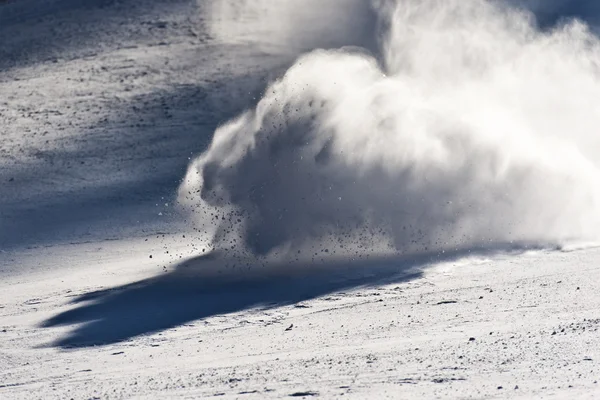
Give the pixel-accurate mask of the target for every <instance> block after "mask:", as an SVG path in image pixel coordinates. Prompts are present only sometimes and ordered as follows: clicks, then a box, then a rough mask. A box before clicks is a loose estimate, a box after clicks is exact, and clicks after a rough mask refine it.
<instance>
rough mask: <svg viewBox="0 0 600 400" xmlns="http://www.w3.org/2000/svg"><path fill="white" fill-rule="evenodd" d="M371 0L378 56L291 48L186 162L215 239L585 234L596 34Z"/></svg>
mask: <svg viewBox="0 0 600 400" xmlns="http://www.w3.org/2000/svg"><path fill="white" fill-rule="evenodd" d="M374 7H376V9H377V10H378V13H379V14H378V15H379V18H380V24H379V25H380V27H382V29H384V32H383V39H382V43H381V50H380V54H378V55H377V56H376V57H374V56H372V55H370V54H369V53H368V52H366V51H359V50H356V49H343V48H342V49H339V50H330V51H326V50H317V51H314V52H311V53H310V54H306V55H304V56H302V57H301V58H299V59H298V60H297V62H296V63H295V64H294V65H293V66H292V67H291V68H289V70H288V71H287V72H286V73H285V75H284V76H283V77H281V78H280V79H279V80H278V81H276V82H274V83H273V84H272V85H270V87H268V89H267V90H266V91H265V93H264V96H263V97H262V99H261V100H260V101H259V102H258V104H257V105H256V107H255V108H254V109H252V110H249V111H247V112H245V113H244V114H242V115H241V116H239V117H238V118H236V119H234V120H232V121H230V122H228V123H226V124H225V125H223V126H221V127H220V128H219V129H218V130H217V131H216V132H215V135H214V139H213V142H212V144H211V145H210V147H209V148H208V150H206V151H205V152H204V153H203V154H202V155H200V156H199V157H198V158H197V159H196V160H194V161H193V163H192V164H191V166H190V168H189V171H188V174H187V176H186V178H185V180H184V182H183V183H182V186H181V188H180V194H179V196H180V201H181V203H183V204H185V205H187V206H188V207H190V208H191V209H192V210H193V213H194V215H195V217H196V219H197V223H198V224H199V228H200V229H205V230H209V229H212V230H211V233H212V234H213V243H214V246H215V247H217V248H230V247H231V248H237V249H239V248H246V249H249V250H250V251H251V252H253V253H255V254H268V253H273V252H292V251H293V252H294V254H296V252H297V251H298V250H301V249H302V250H303V251H304V249H307V248H308V249H311V250H314V251H315V252H324V251H325V252H332V251H337V252H344V251H346V252H362V253H363V254H364V253H365V252H366V253H370V252H377V251H387V250H392V251H395V252H400V253H403V254H410V253H421V252H438V251H444V250H454V249H460V248H471V247H480V246H494V245H496V244H507V243H532V242H533V243H536V244H540V245H545V244H552V245H554V244H561V243H564V242H566V241H570V240H586V241H589V240H596V239H597V238H598V234H599V233H600V185H599V183H600V171H599V166H600V165H599V164H600V133H599V131H598V127H600V42H599V40H598V38H597V37H596V36H594V35H593V34H592V33H590V32H589V30H588V29H587V27H586V26H585V25H584V24H582V23H578V22H570V23H568V24H565V25H562V26H560V27H556V28H555V29H553V30H552V31H545V32H541V31H539V30H538V29H537V28H536V26H535V21H534V18H533V16H532V15H530V14H527V13H526V12H524V11H519V10H517V9H515V8H511V7H509V6H506V3H504V4H500V3H498V2H491V1H487V0H379V1H376V2H375V3H374ZM313 254H314V253H313ZM338 254H339V253H338Z"/></svg>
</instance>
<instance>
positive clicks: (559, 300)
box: [0, 237, 600, 399]
mask: <svg viewBox="0 0 600 400" xmlns="http://www.w3.org/2000/svg"><path fill="white" fill-rule="evenodd" d="M178 240H179V239H176V238H165V239H163V238H162V237H161V238H160V239H156V238H154V239H150V240H149V241H148V242H145V241H144V240H139V241H137V242H136V241H130V242H127V241H122V242H119V243H116V242H106V243H95V244H84V245H66V246H61V247H55V248H53V249H51V251H50V255H51V256H52V261H49V260H48V258H47V257H48V252H37V251H34V252H33V253H34V254H29V255H27V254H26V255H25V256H28V257H24V258H23V261H22V264H23V265H33V264H36V263H41V264H43V265H44V266H45V267H46V268H48V270H47V271H44V272H43V273H37V274H29V275H27V276H17V277H13V278H9V279H6V280H3V282H2V290H1V291H0V362H1V363H2V365H3V368H2V371H1V372H0V382H1V383H0V396H1V397H2V398H23V399H31V398H94V397H97V398H132V397H135V398H174V397H183V398H186V397H187V398H198V397H201V398H209V397H212V396H220V397H225V398H246V397H247V398H281V397H287V396H292V395H297V396H300V395H301V394H302V393H305V394H307V395H306V397H308V396H309V395H308V393H312V395H311V396H318V397H319V398H337V397H339V396H341V395H344V396H349V397H351V398H365V397H371V398H373V397H377V398H433V397H438V398H490V397H493V398H533V397H536V398H541V397H544V398H566V397H569V398H586V397H587V398H593V397H595V396H597V395H599V394H600V391H599V389H598V384H597V383H596V382H597V380H598V379H599V377H600V369H599V367H598V360H599V359H600V353H599V351H598V349H599V348H600V342H599V337H600V336H599V331H598V330H599V328H600V314H599V313H598V310H599V309H600V301H599V298H598V296H597V293H598V290H600V287H599V284H598V282H600V268H599V267H598V265H597V260H598V257H600V250H598V249H588V250H579V251H577V252H570V253H567V252H556V251H550V252H546V251H536V252H527V253H521V254H513V255H504V256H501V255H490V256H487V257H482V256H477V257H467V258H466V259H462V260H461V261H447V262H438V263H434V264H430V263H427V262H425V263H419V264H418V265H413V266H412V268H411V269H406V270H404V271H403V272H398V271H401V270H402V268H398V267H399V266H402V265H406V264H403V263H397V264H394V263H393V261H388V264H387V265H395V267H396V272H397V273H396V274H395V275H392V276H390V275H389V274H386V273H384V272H385V268H382V267H379V268H375V267H370V268H361V271H362V275H361V274H358V275H354V276H352V275H351V274H347V275H346V277H345V278H340V277H339V276H335V275H331V274H327V273H313V274H306V275H304V276H300V277H299V276H289V277H286V276H285V275H284V276H271V277H267V278H265V277H263V278H260V279H258V278H256V279H247V280H245V281H244V282H243V283H240V282H239V281H238V282H236V281H233V282H232V281H228V280H227V279H225V280H219V279H220V278H218V277H214V276H213V277H210V276H202V277H198V276H196V277H195V279H191V277H193V276H194V272H193V270H194V269H197V271H196V272H197V273H201V271H203V270H204V268H203V266H204V264H203V263H205V262H208V263H210V261H204V260H202V259H197V260H195V261H190V262H188V264H187V265H185V266H182V267H179V268H169V269H168V272H165V271H163V270H162V269H161V268H160V267H158V266H157V265H156V264H155V262H154V260H155V259H154V258H153V259H152V260H149V259H147V258H146V259H144V257H143V256H142V255H141V254H140V251H142V250H148V251H151V249H152V248H153V247H156V246H157V245H162V244H163V243H167V244H169V248H171V249H173V248H175V249H176V248H177V245H176V243H177V241H178ZM144 246H145V247H144ZM132 249H136V250H132ZM165 257H166V256H163V257H159V258H158V260H157V261H158V262H160V261H164V260H165ZM90 260H94V261H93V263H92V264H91V263H90ZM384 264H385V263H384Z"/></svg>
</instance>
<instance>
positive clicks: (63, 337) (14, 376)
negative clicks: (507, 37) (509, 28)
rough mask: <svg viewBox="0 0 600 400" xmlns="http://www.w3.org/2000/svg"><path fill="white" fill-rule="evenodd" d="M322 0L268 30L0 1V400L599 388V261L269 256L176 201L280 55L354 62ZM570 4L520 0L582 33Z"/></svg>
mask: <svg viewBox="0 0 600 400" xmlns="http://www.w3.org/2000/svg"><path fill="white" fill-rule="evenodd" d="M340 3H342V2H341V1H337V0H331V1H330V2H326V4H327V6H326V7H325V8H324V9H322V10H321V11H322V12H320V13H315V14H311V13H312V12H313V11H305V13H303V14H301V15H295V14H294V13H293V9H291V11H292V12H290V9H289V8H288V7H287V6H286V5H287V4H291V3H288V2H286V1H284V0H281V1H280V2H279V3H278V4H279V5H280V6H278V7H274V8H272V9H269V10H270V11H269V12H270V13H272V14H269V15H270V16H271V20H272V21H278V23H274V24H273V25H268V26H267V27H266V28H265V26H264V25H262V24H261V23H260V22H261V20H260V18H261V16H260V13H259V14H258V15H256V14H253V11H254V10H255V9H254V8H252V5H253V4H254V5H256V4H259V5H260V6H261V7H263V8H264V7H265V4H266V3H265V2H255V3H251V2H250V3H249V2H245V1H239V2H235V1H230V0H221V1H220V0H213V1H207V2H196V1H188V0H177V1H167V0H150V1H148V0H144V1H143V0H121V1H114V0H94V1H88V2H86V3H85V5H82V3H81V2H78V1H72V0H53V1H40V0H19V1H8V2H2V3H1V4H0V140H1V143H2V146H0V367H1V368H0V398H3V399H4V398H8V399H12V398H23V399H31V398H44V399H47V398H57V399H59V398H60V399H62V398H75V399H79V398H82V399H89V398H179V397H183V398H209V397H218V398H223V397H225V398H281V397H290V396H292V397H300V398H302V397H304V398H313V397H319V398H337V397H340V396H342V395H343V396H345V397H347V396H350V397H354V398H367V397H368V398H433V397H439V398H490V397H493V398H532V397H544V398H566V397H575V398H594V397H597V396H598V395H599V394H598V385H597V383H596V382H597V379H598V359H599V358H600V354H598V350H597V349H598V348H600V347H599V343H598V332H597V329H598V325H599V324H600V315H598V310H599V309H600V307H599V306H600V304H598V303H599V301H600V298H599V297H598V296H597V293H598V289H599V288H598V282H600V276H598V274H599V273H600V269H599V268H598V266H597V260H598V259H599V257H600V250H599V249H597V248H594V247H591V246H581V247H580V248H577V249H569V248H564V247H563V248H561V249H558V250H557V249H554V250H550V249H545V248H536V249H535V250H533V249H531V250H527V249H526V248H524V247H526V246H524V245H521V246H518V245H513V246H508V247H507V246H504V245H502V246H500V245H499V246H495V247H494V246H492V247H485V246H484V247H477V248H475V247H472V248H469V247H467V248H465V249H463V250H461V251H458V250H456V251H446V250H444V251H443V252H442V251H440V252H434V253H427V252H426V253H424V254H421V255H419V256H410V257H399V256H385V257H384V256H381V257H369V258H367V257H363V255H362V254H356V255H352V256H351V257H349V258H343V257H340V258H337V259H336V258H331V257H328V258H326V257H324V255H323V254H320V255H319V260H318V261H317V262H307V261H303V259H301V258H300V259H297V260H296V259H295V260H293V261H289V260H288V261H286V260H283V261H282V260H277V259H275V260H270V261H268V262H267V261H264V260H263V261H257V259H255V258H243V257H239V256H236V257H234V256H232V255H231V254H228V253H223V252H210V248H211V243H210V239H211V238H210V236H209V235H207V234H206V232H204V231H203V230H201V229H198V226H197V225H193V224H189V223H188V222H189V221H187V219H189V218H190V216H189V215H188V214H185V213H181V211H180V210H177V209H176V208H175V207H174V203H175V202H176V199H177V189H178V187H179V186H180V184H181V182H182V180H183V178H184V176H185V173H186V168H187V167H188V165H189V164H190V162H191V160H192V159H194V158H195V157H197V156H198V155H199V154H200V153H202V152H203V151H205V150H206V149H207V146H208V145H209V143H210V142H211V139H212V135H213V133H214V131H215V130H216V129H217V127H218V126H220V125H221V124H223V123H224V122H226V121H228V120H230V119H231V118H234V117H235V116H237V115H238V114H239V113H240V112H242V111H243V110H244V109H248V108H252V107H254V106H255V105H256V103H257V102H258V101H259V99H260V98H261V96H262V95H263V94H264V90H265V88H266V87H267V84H268V83H269V82H272V81H273V80H274V79H275V78H276V77H278V76H281V74H282V73H283V72H284V71H285V70H286V69H287V68H288V67H289V66H290V65H291V64H292V63H293V61H294V60H295V58H296V57H297V56H298V55H300V54H301V53H302V52H304V51H305V50H308V49H311V48H316V47H332V48H338V47H340V46H344V45H360V46H366V47H367V48H370V49H372V48H373V46H374V41H373V40H371V38H366V39H365V36H364V35H363V34H362V33H363V32H364V31H365V30H373V29H374V26H375V25H376V23H375V22H374V21H373V18H374V14H372V13H371V12H370V11H367V9H368V7H366V6H365V4H364V2H361V1H358V0H357V1H352V2H350V3H346V4H351V6H348V7H347V8H346V9H345V11H344V12H343V13H337V12H336V10H337V7H339V4H340ZM521 4H523V3H522V2H521ZM570 4H571V6H570V8H569V7H567V2H561V1H554V2H551V3H549V2H544V3H543V5H542V3H541V2H535V1H528V2H527V6H528V7H531V8H532V9H533V10H535V12H536V13H537V15H538V17H539V18H540V24H541V25H542V28H543V29H546V28H548V27H551V26H553V24H554V23H556V21H560V20H561V18H564V17H568V16H572V15H575V16H579V17H582V18H584V19H585V20H586V21H587V22H589V23H591V24H592V26H593V24H594V22H595V21H596V20H597V15H598V11H597V9H596V8H595V7H594V4H595V3H594V2H589V3H588V2H584V1H578V2H571V3H570ZM245 7H246V8H245ZM311 10H312V9H311ZM290 15H294V16H295V17H297V18H296V19H295V21H297V23H296V24H291V25H287V24H282V23H281V21H282V20H285V18H289V16H290ZM332 15H335V16H336V18H337V19H336V21H335V24H333V23H328V21H329V20H330V18H332ZM298 21H299V22H298ZM311 21H313V22H314V23H311ZM232 28H235V29H232ZM265 29H266V31H265ZM291 38H293V39H294V40H293V41H292V42H290V40H291ZM321 258H323V259H322V260H321Z"/></svg>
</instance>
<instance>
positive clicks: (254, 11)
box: [198, 0, 376, 56]
mask: <svg viewBox="0 0 600 400" xmlns="http://www.w3.org/2000/svg"><path fill="white" fill-rule="evenodd" d="M198 1H199V2H201V3H202V4H208V29H209V31H210V32H211V34H212V36H214V37H215V38H217V39H218V40H220V41H221V42H224V43H229V44H244V45H254V46H258V48H259V49H261V50H263V51H266V52H269V53H273V52H274V53H282V54H283V55H291V56H294V55H297V54H298V53H299V52H302V51H306V50H312V49H314V48H331V47H339V46H345V45H355V46H363V47H365V46H366V47H369V48H372V47H374V42H375V41H374V40H373V39H374V36H373V35H372V32H373V30H374V24H375V22H376V15H375V12H374V9H373V8H372V7H371V4H370V2H369V0H302V1H298V0H208V1H207V0H198Z"/></svg>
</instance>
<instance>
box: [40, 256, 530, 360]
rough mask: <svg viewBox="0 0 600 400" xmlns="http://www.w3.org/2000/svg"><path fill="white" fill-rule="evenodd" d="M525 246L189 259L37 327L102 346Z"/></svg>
mask: <svg viewBox="0 0 600 400" xmlns="http://www.w3.org/2000/svg"><path fill="white" fill-rule="evenodd" d="M523 249H524V248H515V247H512V246H505V247H504V248H501V247H495V248H494V249H463V250H456V251H454V252H445V253H443V254H436V253H429V254H422V255H419V256H410V257H404V258H400V257H381V258H376V257H371V258H370V259H366V260H365V259H361V260H356V259H355V260H339V261H326V262H324V263H320V264H315V263H312V264H311V263H302V262H295V263H283V262H282V263H271V264H264V265H262V264H261V263H260V262H254V263H251V264H250V263H245V262H241V261H240V260H239V259H236V260H234V259H232V258H228V257H222V256H221V255H220V254H219V253H212V254H209V255H206V256H199V257H195V258H191V259H188V260H186V261H184V262H182V263H181V264H179V265H178V266H177V267H176V268H175V269H174V270H173V271H172V272H168V273H163V274H160V275H157V276H155V277H153V278H150V279H145V280H141V281H138V282H133V283H130V284H127V285H124V286H119V287H114V288H107V289H103V290H99V291H94V292H89V293H86V294H83V295H81V296H79V297H77V298H75V299H74V300H73V301H72V304H74V305H76V306H75V308H73V309H70V310H68V311H65V312H62V313H60V314H58V315H56V316H54V317H52V318H50V319H48V320H46V321H44V322H43V323H42V324H41V326H42V327H46V328H49V327H57V326H69V325H77V326H76V327H74V328H73V330H72V331H70V333H68V334H67V335H66V336H64V337H63V338H61V339H59V340H58V341H56V342H55V343H52V344H51V345H52V346H55V347H60V348H83V347H89V346H97V345H107V344H113V343H118V342H122V341H126V340H129V339H131V338H134V337H137V336H140V335H145V334H152V333H155V332H160V331H164V330H167V329H170V328H174V327H177V326H180V325H183V324H185V323H188V322H191V321H196V320H202V319H206V318H210V317H213V316H217V315H226V314H231V313H236V312H240V311H244V310H249V309H263V310H264V309H272V308H276V307H282V306H286V305H293V304H296V303H299V302H302V301H306V300H310V299H314V298H317V297H320V296H324V295H327V294H330V293H335V292H340V291H345V290H353V289H358V288H366V287H374V286H379V285H383V284H398V283H402V282H408V281H411V280H415V279H418V278H420V277H421V276H422V274H423V271H424V269H425V268H427V267H428V266H430V265H432V264H434V263H437V262H442V261H443V262H451V261H453V260H458V259H462V258H465V257H468V256H494V255H497V254H500V253H506V252H507V251H508V252H519V251H522V250H523Z"/></svg>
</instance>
